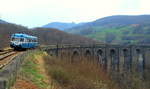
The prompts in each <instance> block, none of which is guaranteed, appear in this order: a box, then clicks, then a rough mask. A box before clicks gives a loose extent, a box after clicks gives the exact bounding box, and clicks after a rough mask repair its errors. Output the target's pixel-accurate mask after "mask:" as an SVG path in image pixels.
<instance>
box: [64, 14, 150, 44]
mask: <svg viewBox="0 0 150 89" xmlns="http://www.w3.org/2000/svg"><path fill="white" fill-rule="evenodd" d="M65 31H66V32H69V33H73V34H79V35H83V36H86V37H90V38H93V39H96V40H100V41H103V42H107V43H123V44H128V43H131V44H134V43H150V40H148V39H149V37H150V15H131V16H130V15H116V16H109V17H104V18H101V19H98V20H96V21H93V22H89V23H86V24H83V25H80V26H75V27H73V28H71V29H66V30H65Z"/></svg>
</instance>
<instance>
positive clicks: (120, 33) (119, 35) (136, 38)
mask: <svg viewBox="0 0 150 89" xmlns="http://www.w3.org/2000/svg"><path fill="white" fill-rule="evenodd" d="M137 28H138V27H137ZM137 28H136V27H132V26H122V27H92V28H90V29H92V30H93V32H91V33H90V34H84V36H86V37H89V38H92V39H96V40H100V41H102V42H106V34H107V33H111V34H113V35H115V36H116V38H115V39H114V40H113V41H112V42H113V43H126V42H130V43H132V44H134V43H139V42H141V41H143V40H145V39H148V38H149V37H150V36H149V29H150V27H149V26H142V27H141V28H138V29H137ZM139 29H140V31H139ZM73 31H75V30H73ZM135 32H137V33H135ZM71 33H72V32H71ZM73 33H77V34H81V33H80V30H77V31H76V32H73ZM81 35H83V34H81ZM123 37H126V38H127V37H129V38H130V39H129V40H127V39H123Z"/></svg>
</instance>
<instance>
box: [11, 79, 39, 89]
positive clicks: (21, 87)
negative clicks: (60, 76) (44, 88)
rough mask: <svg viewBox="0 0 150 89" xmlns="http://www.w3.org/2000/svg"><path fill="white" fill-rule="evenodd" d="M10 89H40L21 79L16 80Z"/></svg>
mask: <svg viewBox="0 0 150 89" xmlns="http://www.w3.org/2000/svg"><path fill="white" fill-rule="evenodd" d="M12 89H40V88H37V87H36V86H35V85H34V84H32V83H31V82H29V81H26V80H23V79H17V81H16V83H15V85H14V87H13V88H12Z"/></svg>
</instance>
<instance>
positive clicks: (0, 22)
mask: <svg viewBox="0 0 150 89" xmlns="http://www.w3.org/2000/svg"><path fill="white" fill-rule="evenodd" d="M4 23H8V22H6V21H4V20H1V19H0V24H4Z"/></svg>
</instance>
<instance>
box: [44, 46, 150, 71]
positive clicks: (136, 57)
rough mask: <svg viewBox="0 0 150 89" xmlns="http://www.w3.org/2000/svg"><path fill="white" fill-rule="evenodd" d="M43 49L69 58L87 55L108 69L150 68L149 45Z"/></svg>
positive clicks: (48, 47)
mask: <svg viewBox="0 0 150 89" xmlns="http://www.w3.org/2000/svg"><path fill="white" fill-rule="evenodd" d="M44 50H45V51H47V53H48V54H50V55H55V56H58V57H61V58H63V57H64V56H67V57H68V58H70V59H71V60H80V59H82V58H83V57H84V58H85V57H87V58H88V59H89V60H96V61H97V62H98V63H99V64H100V65H102V66H103V67H104V68H105V69H108V70H110V69H111V70H115V71H124V70H126V71H132V70H136V71H139V72H142V71H143V70H144V69H145V68H147V69H150V60H149V58H150V55H149V54H150V45H126V46H125V45H101V44H99V45H53V46H52V45H51V46H47V47H45V48H44Z"/></svg>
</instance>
